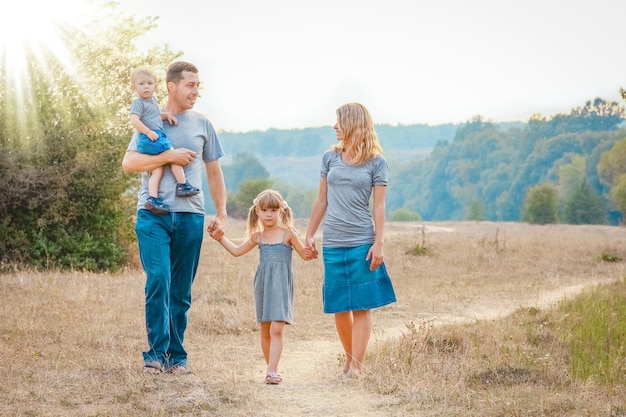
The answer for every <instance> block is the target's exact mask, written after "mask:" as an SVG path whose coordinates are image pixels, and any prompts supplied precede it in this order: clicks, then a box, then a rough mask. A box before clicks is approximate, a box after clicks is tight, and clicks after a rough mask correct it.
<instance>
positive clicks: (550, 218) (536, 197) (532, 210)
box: [522, 184, 558, 224]
mask: <svg viewBox="0 0 626 417" xmlns="http://www.w3.org/2000/svg"><path fill="white" fill-rule="evenodd" d="M557 202H558V193H557V190H556V187H555V186H554V185H553V184H541V185H535V186H534V187H531V188H530V189H529V190H528V196H527V197H526V201H525V202H524V212H523V217H522V219H523V220H524V221H526V222H528V223H531V224H549V223H556V219H557Z"/></svg>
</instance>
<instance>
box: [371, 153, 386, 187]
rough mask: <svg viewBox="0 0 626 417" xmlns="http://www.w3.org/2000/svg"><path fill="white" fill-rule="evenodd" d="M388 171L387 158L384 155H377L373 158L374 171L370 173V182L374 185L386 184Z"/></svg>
mask: <svg viewBox="0 0 626 417" xmlns="http://www.w3.org/2000/svg"><path fill="white" fill-rule="evenodd" d="M388 172H389V166H388V164H387V159H385V157H384V156H382V155H379V156H377V157H376V159H375V160H374V172H373V175H372V183H373V184H374V185H387V174H388Z"/></svg>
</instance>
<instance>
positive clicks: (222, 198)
mask: <svg viewBox="0 0 626 417" xmlns="http://www.w3.org/2000/svg"><path fill="white" fill-rule="evenodd" d="M206 175H207V179H208V183H209V191H210V193H211V198H212V199H213V205H214V206H215V210H216V214H215V217H217V218H218V219H219V220H220V221H221V222H222V223H226V217H227V215H226V185H225V184H224V173H223V172H222V167H221V165H220V161H219V159H216V160H214V161H211V162H207V163H206Z"/></svg>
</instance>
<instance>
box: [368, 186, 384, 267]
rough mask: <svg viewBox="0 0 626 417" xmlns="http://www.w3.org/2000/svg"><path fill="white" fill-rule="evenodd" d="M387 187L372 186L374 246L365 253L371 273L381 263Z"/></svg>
mask: <svg viewBox="0 0 626 417" xmlns="http://www.w3.org/2000/svg"><path fill="white" fill-rule="evenodd" d="M386 193H387V187H386V186H384V185H375V186H374V231H375V235H376V236H375V237H374V244H373V245H372V247H371V248H370V250H369V252H368V253H367V258H366V259H368V260H370V259H371V262H370V269H371V270H372V271H373V270H375V269H376V268H378V267H379V266H380V265H382V263H383V243H384V240H385V195H386Z"/></svg>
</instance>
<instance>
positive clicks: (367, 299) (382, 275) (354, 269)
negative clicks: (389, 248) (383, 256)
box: [322, 245, 396, 313]
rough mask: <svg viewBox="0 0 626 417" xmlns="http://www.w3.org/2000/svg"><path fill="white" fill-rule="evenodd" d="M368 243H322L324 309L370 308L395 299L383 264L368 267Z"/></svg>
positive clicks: (343, 310) (331, 311)
mask: <svg viewBox="0 0 626 417" xmlns="http://www.w3.org/2000/svg"><path fill="white" fill-rule="evenodd" d="M371 247H372V245H361V246H357V247H355V248H329V247H326V246H324V247H323V249H322V250H323V259H324V285H323V287H322V299H323V303H324V313H343V312H346V311H357V310H370V309H373V308H377V307H382V306H384V305H387V304H391V303H394V302H395V301H396V294H395V291H394V289H393V284H392V283H391V278H389V274H388V273H387V268H386V266H385V264H384V263H383V264H382V265H381V266H379V267H378V268H376V269H375V270H373V271H370V261H366V260H365V257H366V256H367V252H368V251H369V249H370V248H371Z"/></svg>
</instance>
